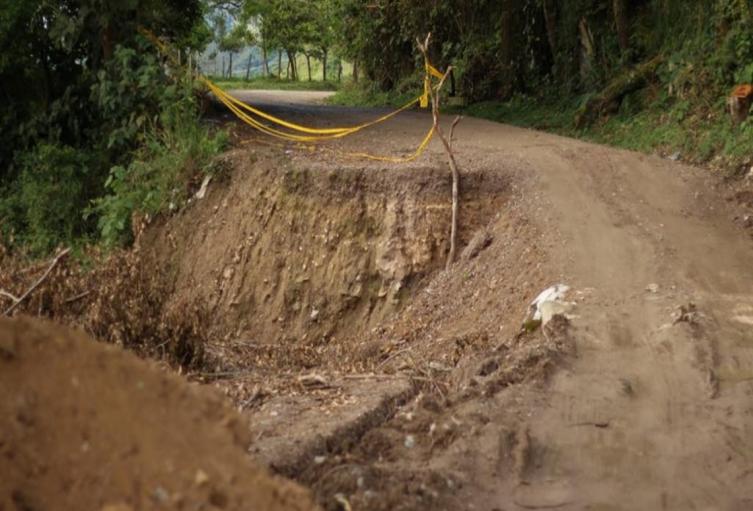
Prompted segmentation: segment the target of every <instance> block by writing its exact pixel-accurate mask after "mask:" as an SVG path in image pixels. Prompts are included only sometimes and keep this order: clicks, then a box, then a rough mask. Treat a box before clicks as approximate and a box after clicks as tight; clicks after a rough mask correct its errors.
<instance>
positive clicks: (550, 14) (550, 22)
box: [544, 0, 557, 62]
mask: <svg viewBox="0 0 753 511" xmlns="http://www.w3.org/2000/svg"><path fill="white" fill-rule="evenodd" d="M544 22H545V23H546V37H547V40H548V41H549V49H550V50H551V52H552V61H553V62H556V61H557V4H556V2H555V0H544Z"/></svg>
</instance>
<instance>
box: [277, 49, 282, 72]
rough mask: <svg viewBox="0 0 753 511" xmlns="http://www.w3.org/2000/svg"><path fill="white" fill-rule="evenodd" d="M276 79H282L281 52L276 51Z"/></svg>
mask: <svg viewBox="0 0 753 511" xmlns="http://www.w3.org/2000/svg"><path fill="white" fill-rule="evenodd" d="M277 78H279V79H282V50H277Z"/></svg>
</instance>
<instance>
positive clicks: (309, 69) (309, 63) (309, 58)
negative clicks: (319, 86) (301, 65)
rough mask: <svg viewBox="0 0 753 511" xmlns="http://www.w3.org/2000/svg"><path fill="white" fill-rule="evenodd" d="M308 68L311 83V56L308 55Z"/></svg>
mask: <svg viewBox="0 0 753 511" xmlns="http://www.w3.org/2000/svg"><path fill="white" fill-rule="evenodd" d="M306 67H307V68H308V72H309V81H311V55H309V54H308V53H307V54H306Z"/></svg>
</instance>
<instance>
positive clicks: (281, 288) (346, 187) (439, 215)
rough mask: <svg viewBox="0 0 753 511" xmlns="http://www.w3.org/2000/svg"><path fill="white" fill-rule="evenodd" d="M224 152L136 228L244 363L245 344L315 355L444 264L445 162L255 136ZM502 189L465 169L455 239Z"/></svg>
mask: <svg viewBox="0 0 753 511" xmlns="http://www.w3.org/2000/svg"><path fill="white" fill-rule="evenodd" d="M227 159H228V165H229V167H230V168H231V169H232V170H231V171H230V172H229V175H228V176H227V177H226V178H225V179H223V180H216V182H215V183H212V185H210V188H209V193H208V196H207V197H206V198H205V199H203V200H200V201H196V203H194V204H193V205H191V206H190V207H188V208H186V209H185V211H183V212H182V213H180V214H179V215H176V216H175V217H173V218H171V219H169V220H167V221H164V222H161V223H160V225H158V226H157V228H152V229H149V230H147V232H146V233H145V235H144V237H143V238H142V239H141V246H142V247H144V251H145V254H146V255H147V258H148V259H150V263H149V264H150V265H151V266H153V267H154V268H159V269H160V271H166V272H168V273H169V274H170V275H171V277H172V278H173V289H172V293H171V295H170V298H169V300H170V301H174V302H192V301H195V300H200V301H203V302H204V303H205V304H206V305H207V307H208V310H209V312H210V317H211V322H210V324H208V325H207V328H208V330H209V333H210V336H211V338H212V339H213V343H214V345H215V347H216V348H217V349H219V350H220V351H222V356H223V360H224V361H225V362H231V361H232V360H233V358H235V359H236V361H235V364H234V365H236V366H241V367H244V368H248V367H247V366H248V364H247V363H246V362H247V360H246V359H247V358H248V357H252V358H258V357H259V356H265V354H266V355H269V352H270V351H274V350H276V349H279V347H280V346H281V345H285V346H290V347H295V348H296V349H295V350H293V351H291V352H290V353H288V354H287V356H286V357H277V356H275V355H269V356H271V357H273V358H277V359H278V361H279V362H281V363H288V364H290V365H292V366H295V367H297V366H304V367H305V366H308V367H313V366H318V365H320V364H322V363H324V362H325V361H324V360H322V358H321V354H322V350H321V349H319V348H321V347H322V346H324V345H331V344H336V343H341V342H346V341H347V340H348V339H350V338H352V337H354V336H357V335H359V334H364V333H365V332H368V331H369V330H371V329H372V328H374V327H375V326H377V325H379V324H381V323H382V322H383V321H384V320H385V318H387V317H389V316H390V315H391V314H393V313H395V312H397V311H399V310H401V309H402V308H403V307H404V306H405V305H406V304H407V303H409V301H410V297H411V296H412V295H413V294H414V293H415V292H416V291H417V290H418V289H420V288H421V287H422V286H423V285H425V284H426V283H427V279H428V277H430V276H431V275H432V274H434V273H436V272H438V271H439V270H440V269H442V268H443V267H444V264H445V257H446V253H447V250H448V236H449V231H450V229H449V222H450V201H449V185H448V180H449V175H448V172H447V171H446V170H445V169H444V168H443V167H440V166H437V167H426V166H423V167H421V166H416V167H410V168H388V169H384V168H382V169H378V168H362V167H354V166H340V167H338V168H334V169H333V168H331V165H330V167H329V168H327V167H325V166H322V165H317V163H316V162H313V161H312V162H301V161H300V160H298V161H296V162H292V161H291V160H290V159H289V158H286V157H285V156H284V155H282V156H281V155H279V154H278V153H274V152H272V151H263V150H261V151H247V150H243V151H236V152H233V153H231V154H229V155H228V156H227ZM507 191H508V187H507V184H506V182H505V180H504V179H502V178H501V177H500V176H499V175H497V174H493V173H491V172H481V171H480V172H474V173H471V174H469V175H468V176H466V178H465V180H464V182H463V193H464V199H463V202H462V208H461V217H462V223H461V229H460V241H461V245H464V244H465V243H466V242H467V241H468V240H469V239H470V238H471V236H472V235H473V234H474V232H475V231H476V230H477V229H478V227H480V226H482V225H485V224H486V223H488V222H489V219H490V218H491V217H492V216H493V215H494V214H495V213H496V211H498V210H499V209H500V207H501V205H502V204H503V202H504V201H505V198H506V193H507ZM221 341H233V343H232V346H231V347H230V348H228V344H227V343H225V344H224V346H223V343H222V342H221ZM237 341H241V343H240V348H239V343H238V342H237ZM233 347H234V348H233ZM233 349H234V350H235V352H236V353H232V352H231V351H232V350H233ZM231 365H233V364H231ZM224 369H225V370H227V369H228V367H224Z"/></svg>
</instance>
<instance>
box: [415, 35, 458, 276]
mask: <svg viewBox="0 0 753 511" xmlns="http://www.w3.org/2000/svg"><path fill="white" fill-rule="evenodd" d="M416 42H417V44H418V49H419V50H420V51H421V53H422V54H423V56H424V59H425V60H426V62H428V61H429V43H430V42H431V33H429V35H427V36H426V41H425V42H424V43H423V44H422V43H421V41H420V40H419V39H416ZM451 73H452V66H450V67H448V68H447V71H446V72H445V74H444V76H443V77H442V79H441V80H440V81H439V85H437V86H436V87H430V88H429V99H430V100H431V113H432V117H433V119H434V131H435V132H436V134H437V136H439V139H440V140H441V141H442V145H443V146H444V149H445V152H446V153H447V158H448V160H449V163H450V171H451V172H452V223H451V227H450V252H449V254H447V264H446V265H445V270H449V269H450V267H451V266H452V264H453V263H454V262H455V253H456V251H457V238H458V210H459V206H458V202H459V200H460V171H459V170H458V164H457V161H456V160H455V154H454V153H453V152H452V144H451V141H452V137H453V136H454V133H455V127H456V126H457V124H458V123H459V122H460V119H461V117H458V118H456V119H455V121H454V122H453V123H452V128H451V129H450V141H448V140H447V137H445V135H444V133H443V131H442V127H441V126H440V124H439V113H440V111H439V110H440V109H439V107H440V102H441V96H440V92H441V91H442V87H443V86H444V83H445V81H447V78H448V77H449V76H450V74H451Z"/></svg>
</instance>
